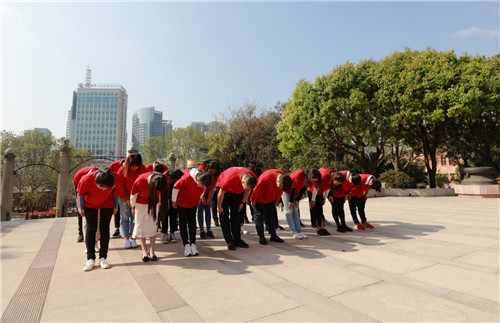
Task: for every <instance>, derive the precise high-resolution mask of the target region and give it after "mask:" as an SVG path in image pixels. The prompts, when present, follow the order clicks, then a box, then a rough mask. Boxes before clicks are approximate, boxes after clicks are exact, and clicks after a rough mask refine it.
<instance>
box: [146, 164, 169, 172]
mask: <svg viewBox="0 0 500 323" xmlns="http://www.w3.org/2000/svg"><path fill="white" fill-rule="evenodd" d="M160 164H161V165H162V166H163V173H162V174H163V175H167V172H168V167H167V165H165V164H163V163H160ZM154 165H155V163H151V164H147V165H146V166H144V167H146V171H147V172H152V171H153V167H154Z"/></svg>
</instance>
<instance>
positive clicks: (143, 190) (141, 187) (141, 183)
mask: <svg viewBox="0 0 500 323" xmlns="http://www.w3.org/2000/svg"><path fill="white" fill-rule="evenodd" d="M151 174H152V173H151V172H147V173H144V174H141V175H139V176H138V177H137V179H136V180H135V182H134V185H132V191H130V195H135V194H137V200H136V203H139V204H148V187H149V183H148V178H149V176H151ZM158 198H159V193H158V197H157V201H159V199H158Z"/></svg>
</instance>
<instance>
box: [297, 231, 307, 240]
mask: <svg viewBox="0 0 500 323" xmlns="http://www.w3.org/2000/svg"><path fill="white" fill-rule="evenodd" d="M299 234H300V235H301V236H302V239H307V238H309V237H308V236H306V234H305V233H304V232H299Z"/></svg>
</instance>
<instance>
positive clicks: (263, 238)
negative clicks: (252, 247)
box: [259, 237, 267, 244]
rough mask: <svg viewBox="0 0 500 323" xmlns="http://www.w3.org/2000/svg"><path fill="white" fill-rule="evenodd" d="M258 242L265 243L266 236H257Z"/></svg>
mask: <svg viewBox="0 0 500 323" xmlns="http://www.w3.org/2000/svg"><path fill="white" fill-rule="evenodd" d="M259 243H260V244H267V240H266V238H265V237H260V238H259Z"/></svg>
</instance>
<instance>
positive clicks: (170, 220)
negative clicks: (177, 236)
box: [161, 207, 177, 233]
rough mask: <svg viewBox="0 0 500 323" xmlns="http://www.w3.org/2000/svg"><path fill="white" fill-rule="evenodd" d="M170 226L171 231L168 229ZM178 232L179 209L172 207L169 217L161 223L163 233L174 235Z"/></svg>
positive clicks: (169, 210)
mask: <svg viewBox="0 0 500 323" xmlns="http://www.w3.org/2000/svg"><path fill="white" fill-rule="evenodd" d="M169 224H170V231H169V229H168V227H169ZM176 230H177V209H174V208H173V207H170V208H169V209H168V213H167V217H166V218H165V220H163V221H161V233H169V232H170V233H174V232H175V231H176Z"/></svg>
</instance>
